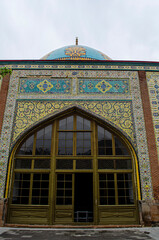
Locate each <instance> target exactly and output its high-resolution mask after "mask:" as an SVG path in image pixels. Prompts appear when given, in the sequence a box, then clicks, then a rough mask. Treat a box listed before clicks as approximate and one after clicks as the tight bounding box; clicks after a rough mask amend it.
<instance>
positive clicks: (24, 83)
mask: <svg viewBox="0 0 159 240" xmlns="http://www.w3.org/2000/svg"><path fill="white" fill-rule="evenodd" d="M19 93H40V94H44V93H47V94H48V93H49V94H51V93H56V94H57V93H62V94H70V93H71V79H50V78H40V79H28V78H26V79H20V86H19Z"/></svg>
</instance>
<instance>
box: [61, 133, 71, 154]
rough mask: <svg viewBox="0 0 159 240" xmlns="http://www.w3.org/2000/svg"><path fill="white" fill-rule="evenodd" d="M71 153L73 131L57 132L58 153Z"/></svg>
mask: <svg viewBox="0 0 159 240" xmlns="http://www.w3.org/2000/svg"><path fill="white" fill-rule="evenodd" d="M72 154H73V132H59V141H58V155H72Z"/></svg>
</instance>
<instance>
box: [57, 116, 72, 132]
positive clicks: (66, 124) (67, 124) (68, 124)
mask: <svg viewBox="0 0 159 240" xmlns="http://www.w3.org/2000/svg"><path fill="white" fill-rule="evenodd" d="M59 130H73V116H70V117H67V118H65V119H61V120H60V121H59Z"/></svg>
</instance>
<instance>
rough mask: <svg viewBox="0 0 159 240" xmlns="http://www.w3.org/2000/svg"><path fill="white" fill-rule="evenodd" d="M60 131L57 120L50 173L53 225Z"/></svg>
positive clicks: (51, 220) (54, 129)
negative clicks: (58, 131)
mask: <svg viewBox="0 0 159 240" xmlns="http://www.w3.org/2000/svg"><path fill="white" fill-rule="evenodd" d="M57 129H58V123H57V120H55V121H54V124H53V128H52V136H53V137H52V142H51V146H52V151H51V173H50V180H51V181H50V184H49V189H50V200H49V203H50V224H53V222H54V221H55V211H56V175H55V170H56V154H57V151H58V136H57V131H56V130H57Z"/></svg>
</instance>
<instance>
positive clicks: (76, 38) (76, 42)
mask: <svg viewBox="0 0 159 240" xmlns="http://www.w3.org/2000/svg"><path fill="white" fill-rule="evenodd" d="M76 45H78V37H76Z"/></svg>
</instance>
